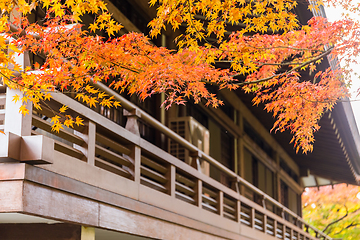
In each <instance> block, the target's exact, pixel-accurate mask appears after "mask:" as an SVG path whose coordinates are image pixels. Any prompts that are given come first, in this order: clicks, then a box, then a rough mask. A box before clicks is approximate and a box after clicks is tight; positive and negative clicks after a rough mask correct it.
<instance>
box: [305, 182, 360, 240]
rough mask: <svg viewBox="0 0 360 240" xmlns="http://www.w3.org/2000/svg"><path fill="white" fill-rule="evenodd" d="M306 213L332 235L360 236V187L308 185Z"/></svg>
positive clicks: (346, 237)
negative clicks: (313, 186)
mask: <svg viewBox="0 0 360 240" xmlns="http://www.w3.org/2000/svg"><path fill="white" fill-rule="evenodd" d="M302 199H303V217H304V219H305V220H306V221H307V222H308V223H309V224H311V225H313V226H315V227H316V228H318V229H319V230H322V231H324V232H325V233H326V234H328V235H329V236H330V237H332V238H340V239H344V240H354V239H360V187H358V186H352V185H346V184H339V185H335V186H334V187H331V186H325V187H320V189H317V188H307V189H306V190H305V192H304V193H303V196H302Z"/></svg>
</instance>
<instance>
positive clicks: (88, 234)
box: [80, 226, 95, 240]
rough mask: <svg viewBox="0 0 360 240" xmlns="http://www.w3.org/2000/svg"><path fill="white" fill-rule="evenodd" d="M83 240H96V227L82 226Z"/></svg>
mask: <svg viewBox="0 0 360 240" xmlns="http://www.w3.org/2000/svg"><path fill="white" fill-rule="evenodd" d="M80 239H81V240H95V228H93V227H84V226H81V238H80Z"/></svg>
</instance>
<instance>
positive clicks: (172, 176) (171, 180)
mask: <svg viewBox="0 0 360 240" xmlns="http://www.w3.org/2000/svg"><path fill="white" fill-rule="evenodd" d="M166 179H168V182H167V184H166V188H167V189H168V193H169V195H170V196H171V197H174V198H175V191H176V168H175V166H174V165H170V167H169V169H168V171H167V173H166Z"/></svg>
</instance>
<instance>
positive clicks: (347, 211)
mask: <svg viewBox="0 0 360 240" xmlns="http://www.w3.org/2000/svg"><path fill="white" fill-rule="evenodd" d="M344 207H345V209H346V214H345V215H344V216H342V217H341V218H338V219H336V220H335V221H333V222H331V223H329V224H328V225H327V226H326V227H325V228H324V229H323V232H324V233H325V232H326V230H328V228H329V227H330V226H331V225H334V224H335V223H338V222H340V221H341V220H343V219H344V218H346V217H347V216H348V215H349V210H348V208H347V207H346V205H344Z"/></svg>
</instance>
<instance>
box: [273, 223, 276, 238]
mask: <svg viewBox="0 0 360 240" xmlns="http://www.w3.org/2000/svg"><path fill="white" fill-rule="evenodd" d="M276 232H277V221H276V220H275V219H274V232H273V236H274V237H276Z"/></svg>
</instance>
